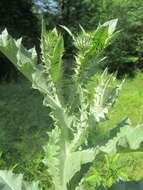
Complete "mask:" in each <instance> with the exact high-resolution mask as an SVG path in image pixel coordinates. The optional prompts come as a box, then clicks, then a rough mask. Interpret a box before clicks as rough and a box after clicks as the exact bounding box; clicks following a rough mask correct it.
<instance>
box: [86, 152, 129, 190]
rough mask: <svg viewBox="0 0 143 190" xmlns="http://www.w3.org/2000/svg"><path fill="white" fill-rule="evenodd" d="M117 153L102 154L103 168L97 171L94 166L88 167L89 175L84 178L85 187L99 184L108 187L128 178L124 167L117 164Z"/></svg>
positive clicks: (91, 187) (93, 186)
mask: <svg viewBox="0 0 143 190" xmlns="http://www.w3.org/2000/svg"><path fill="white" fill-rule="evenodd" d="M118 161H119V154H115V155H113V156H109V155H107V154H105V155H104V161H103V163H104V165H102V167H103V168H104V169H102V170H100V171H98V170H97V169H95V166H94V167H91V169H90V171H89V172H90V176H87V177H86V178H85V182H87V183H85V187H86V189H89V188H90V189H96V187H98V186H99V185H103V186H104V188H105V189H106V188H110V187H111V186H112V185H113V184H115V183H117V182H119V181H120V180H122V181H128V180H129V178H128V176H127V175H126V173H125V172H124V168H121V167H119V166H118Z"/></svg>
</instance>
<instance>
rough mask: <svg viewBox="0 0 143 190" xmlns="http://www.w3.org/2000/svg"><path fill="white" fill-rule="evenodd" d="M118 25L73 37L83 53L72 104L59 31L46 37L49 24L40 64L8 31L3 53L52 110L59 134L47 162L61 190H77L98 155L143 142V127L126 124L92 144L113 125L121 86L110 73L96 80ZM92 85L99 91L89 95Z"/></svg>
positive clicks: (0, 44) (1, 39)
mask: <svg viewBox="0 0 143 190" xmlns="http://www.w3.org/2000/svg"><path fill="white" fill-rule="evenodd" d="M116 23H117V20H111V21H109V22H106V23H105V24H103V25H99V27H98V28H97V30H95V31H94V32H92V33H90V34H88V33H86V32H85V31H84V29H83V28H81V30H82V31H81V34H79V35H72V38H73V41H74V46H75V47H76V48H77V53H76V56H75V61H76V63H75V68H74V73H73V74H72V75H71V76H70V81H71V86H70V88H71V89H74V91H72V101H71V99H70V98H69V97H71V94H69V93H68V92H67V91H66V92H65V90H64V89H65V88H66V87H65V85H66V83H65V79H64V77H65V76H64V72H63V63H62V56H63V52H64V47H63V38H62V36H61V35H60V34H58V32H57V30H56V29H54V30H53V31H51V32H48V33H46V31H45V27H44V24H43V26H42V35H41V60H42V63H41V64H37V54H36V52H35V50H34V49H31V50H26V49H25V48H24V47H23V46H22V44H21V40H17V41H16V40H14V39H13V38H12V37H11V36H9V34H8V33H7V31H6V30H5V31H3V32H2V34H1V35H0V50H1V51H2V52H3V54H5V55H6V56H7V57H8V58H9V59H10V61H11V62H12V63H13V64H15V66H16V67H17V68H18V70H20V71H21V72H22V73H23V74H24V75H25V76H26V77H27V78H28V79H29V80H30V81H31V82H32V87H33V88H34V89H37V90H38V91H40V92H41V93H42V94H43V96H44V101H43V104H44V105H45V106H46V107H50V108H51V113H50V116H51V118H52V119H53V125H54V129H53V130H52V131H49V132H48V135H49V141H48V143H47V144H46V145H45V146H44V152H45V156H44V158H43V163H44V164H45V166H47V168H48V172H49V174H50V176H51V178H52V182H53V185H54V188H55V190H59V189H62V190H67V189H70V188H72V187H70V182H71V181H72V179H73V177H75V174H77V172H80V171H81V169H82V165H85V164H87V163H91V162H92V161H93V160H94V159H95V157H96V155H97V154H99V153H102V152H105V153H108V154H115V153H117V152H118V151H119V152H124V151H126V152H130V151H136V150H137V149H139V147H140V144H141V143H142V141H143V135H142V134H143V127H142V125H139V126H137V127H136V128H133V127H132V126H131V123H130V122H129V121H128V120H123V121H122V122H121V123H120V124H119V125H118V126H117V128H116V130H113V131H111V136H110V138H109V139H106V140H105V141H104V142H100V143H98V144H91V143H90V141H89V139H88V136H89V132H90V130H93V129H94V128H98V124H99V123H100V122H101V121H105V120H107V113H108V112H109V111H110V110H111V108H112V107H113V104H114V103H115V100H116V99H117V96H118V92H119V89H120V87H121V84H119V85H118V84H116V83H115V77H114V76H108V74H107V70H105V72H104V73H103V74H102V76H101V78H100V80H99V81H98V84H97V81H96V77H95V75H96V72H97V71H98V69H97V68H98V64H99V63H100V62H101V61H102V59H101V57H100V55H101V53H102V51H103V49H104V48H105V47H107V45H109V43H110V41H111V40H112V39H113V38H114V37H115V36H116V35H115V33H114V34H113V32H114V30H115V27H116ZM64 28H65V29H66V30H67V31H68V32H69V33H70V34H71V32H70V31H69V30H68V29H67V28H66V27H64ZM91 84H93V89H92V90H89V89H90V88H88V86H91ZM96 84H97V85H96ZM69 92H71V91H69ZM67 97H68V98H67ZM73 102H74V103H75V104H74V106H73ZM94 137H95V138H96V136H94ZM3 173H4V172H3ZM3 173H2V174H3ZM119 173H120V172H119ZM82 177H83V176H81V177H80V180H81V181H80V183H78V181H75V184H76V185H77V187H76V188H75V189H76V190H79V189H83V186H82V181H84V178H82ZM4 184H5V182H4ZM28 188H30V186H28Z"/></svg>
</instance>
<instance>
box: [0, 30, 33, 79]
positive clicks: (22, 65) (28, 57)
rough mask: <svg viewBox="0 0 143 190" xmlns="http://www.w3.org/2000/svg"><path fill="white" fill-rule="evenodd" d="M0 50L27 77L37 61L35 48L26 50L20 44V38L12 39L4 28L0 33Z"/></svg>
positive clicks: (30, 74) (29, 77) (29, 76)
mask: <svg viewBox="0 0 143 190" xmlns="http://www.w3.org/2000/svg"><path fill="white" fill-rule="evenodd" d="M0 50H1V52H2V53H3V54H4V55H6V56H7V58H8V59H9V60H10V61H11V62H12V63H13V64H14V65H15V66H16V67H17V68H18V69H19V70H20V71H21V72H22V73H23V74H24V75H25V76H26V77H27V78H28V79H29V80H32V77H31V76H32V73H34V70H35V64H36V63H37V54H36V51H35V49H34V48H33V49H30V50H26V49H25V48H24V47H23V45H22V44H21V39H19V40H17V41H16V40H14V39H13V38H12V37H11V36H10V35H9V34H8V32H7V30H6V29H5V30H4V31H3V32H2V34H1V35H0Z"/></svg>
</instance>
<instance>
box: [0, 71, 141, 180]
mask: <svg viewBox="0 0 143 190" xmlns="http://www.w3.org/2000/svg"><path fill="white" fill-rule="evenodd" d="M48 113H49V110H48V109H47V108H45V107H44V106H42V96H41V95H40V94H39V93H38V92H37V91H35V90H33V89H31V88H30V84H29V83H28V82H20V83H18V84H16V83H10V84H6V83H2V84H0V118H1V119H0V131H1V133H0V141H1V143H0V152H3V153H4V156H3V159H4V160H6V163H5V165H6V166H7V165H9V166H11V165H14V164H16V163H21V162H24V161H29V160H32V159H33V158H36V155H39V154H40V153H41V146H42V145H43V144H44V142H45V139H47V135H45V132H46V131H47V129H48V128H51V127H52V126H51V119H50V118H49V116H48ZM126 117H129V118H130V119H131V121H132V123H133V126H136V125H138V124H140V123H143V74H140V73H139V74H137V75H136V77H135V78H134V79H126V80H125V83H124V84H123V89H122V90H121V92H120V97H119V99H118V101H117V103H116V104H115V109H113V111H111V113H110V114H109V121H107V122H106V123H105V124H104V123H103V125H102V126H100V127H99V132H100V135H99V137H98V138H99V140H100V138H103V137H104V136H107V135H108V134H109V129H111V128H113V127H115V126H116V124H117V123H119V122H120V121H121V120H122V119H124V118H126ZM99 162H100V160H99ZM0 164H1V162H0ZM119 164H120V165H122V166H123V167H125V169H126V172H127V173H128V175H130V176H131V177H132V178H134V179H143V172H142V171H143V153H134V154H124V155H121V158H120V162H119ZM5 165H4V164H2V165H0V166H1V167H4V166H5ZM97 165H98V162H97ZM99 165H100V164H99Z"/></svg>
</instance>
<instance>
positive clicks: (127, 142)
mask: <svg viewBox="0 0 143 190" xmlns="http://www.w3.org/2000/svg"><path fill="white" fill-rule="evenodd" d="M114 130H115V132H114ZM114 130H112V133H111V137H110V139H109V141H108V142H107V143H106V144H105V145H103V146H101V147H100V150H101V151H103V152H106V153H108V154H115V153H116V152H124V151H126V152H128V151H129V152H131V151H132V150H134V151H135V150H137V149H139V147H140V145H141V143H142V142H143V125H138V126H136V127H132V126H131V124H130V122H129V120H128V119H125V120H123V121H122V122H121V123H120V124H119V125H118V127H117V128H115V129H114Z"/></svg>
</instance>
